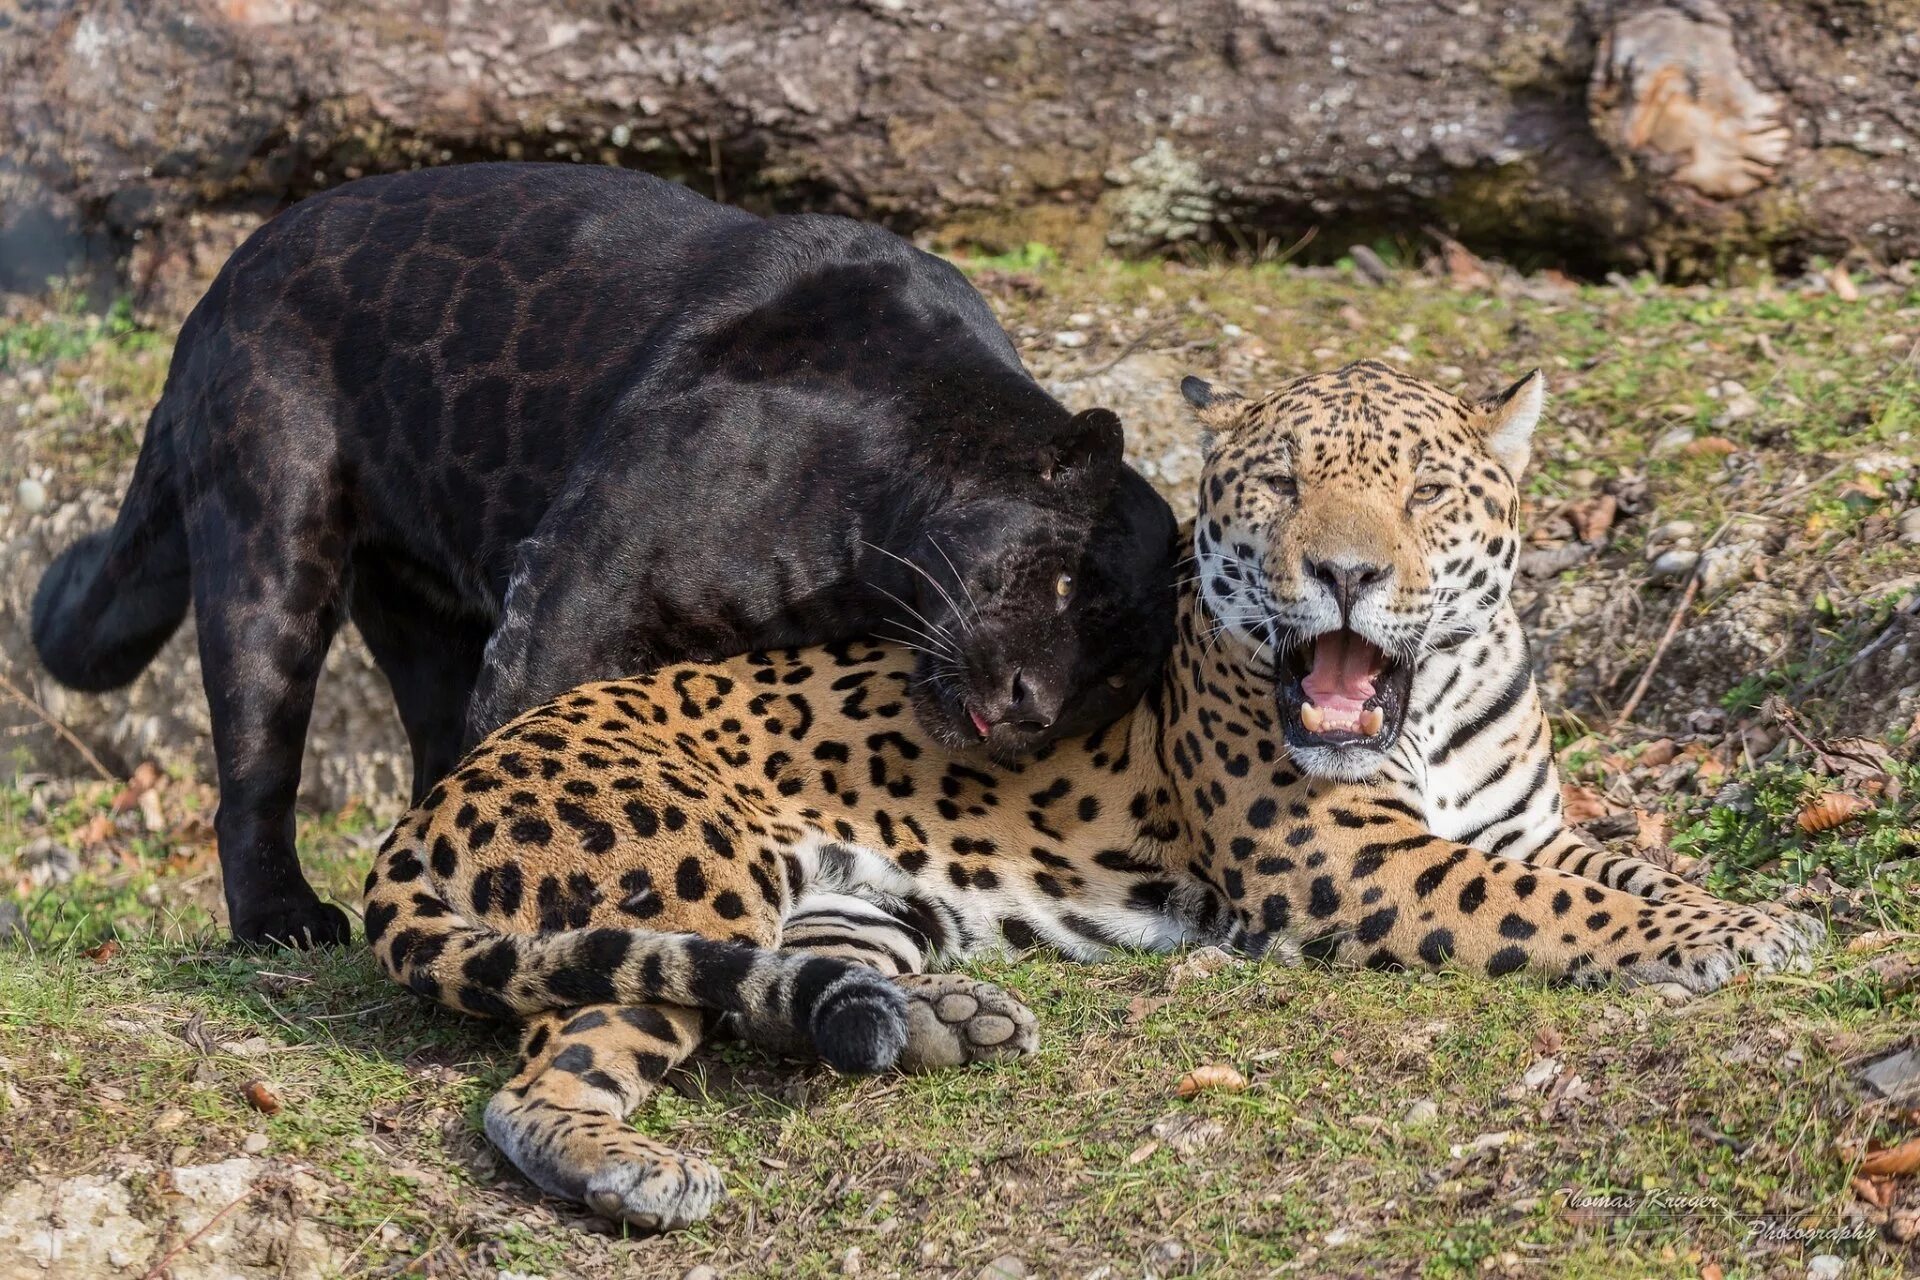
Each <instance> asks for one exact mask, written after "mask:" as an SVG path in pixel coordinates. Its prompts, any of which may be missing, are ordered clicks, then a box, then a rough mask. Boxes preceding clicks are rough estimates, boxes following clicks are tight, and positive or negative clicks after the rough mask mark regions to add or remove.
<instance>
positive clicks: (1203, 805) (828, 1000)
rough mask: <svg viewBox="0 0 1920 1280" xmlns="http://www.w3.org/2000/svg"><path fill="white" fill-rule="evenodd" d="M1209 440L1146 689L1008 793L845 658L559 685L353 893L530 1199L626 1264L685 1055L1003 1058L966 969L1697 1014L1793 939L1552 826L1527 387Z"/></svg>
mask: <svg viewBox="0 0 1920 1280" xmlns="http://www.w3.org/2000/svg"><path fill="white" fill-rule="evenodd" d="M1183 389H1184V390H1185V392H1186V394H1187V397H1188V399H1189V400H1190V401H1191V402H1192V403H1193V404H1194V405H1195V406H1196V408H1197V412H1198V416H1199V417H1200V419H1201V422H1202V424H1203V425H1204V427H1205V428H1206V431H1207V434H1208V437H1209V440H1208V445H1207V461H1206V465H1205V470H1204V472H1203V475H1202V479H1201V495H1200V506H1199V514H1198V517H1197V520H1196V522H1195V525H1194V526H1193V529H1192V531H1191V536H1192V546H1191V551H1192V559H1193V565H1194V568H1195V572H1194V573H1193V575H1192V576H1191V578H1190V580H1189V581H1188V582H1187V584H1186V585H1185V586H1184V587H1183V589H1182V594H1181V599H1180V601H1179V609H1180V615H1179V621H1178V629H1177V639H1176V642H1175V649H1174V654H1173V656H1172V658H1171V660H1170V661H1169V662H1168V664H1167V665H1166V667H1165V670H1164V673H1163V676H1162V678H1161V681H1160V683H1159V685H1158V686H1157V687H1156V688H1154V689H1152V690H1151V691H1150V692H1149V693H1148V695H1147V696H1146V698H1145V699H1144V700H1143V702H1142V703H1141V704H1140V706H1139V707H1138V708H1137V709H1136V710H1135V711H1134V713H1133V714H1132V715H1131V716H1130V717H1128V718H1126V719H1123V720H1121V721H1119V722H1117V723H1115V724H1113V725H1111V726H1109V727H1107V728H1105V729H1102V730H1100V731H1098V732H1096V733H1092V734H1090V735H1088V736H1086V737H1084V738H1082V739H1079V740H1077V741H1070V742H1062V743H1059V744H1056V745H1054V746H1051V747H1049V748H1047V749H1045V750H1043V751H1042V752H1041V753H1039V754H1038V755H1036V756H1035V757H1033V758H1032V759H1030V760H1027V761H1025V762H1020V763H995V762H993V761H991V760H989V759H987V758H986V757H985V756H983V755H981V754H979V753H969V752H964V751H952V750H947V749H943V748H941V747H939V746H938V745H937V744H936V743H935V742H933V741H931V740H930V739H929V738H928V737H927V736H926V735H925V734H924V733H922V732H920V731H919V730H917V729H916V727H915V725H914V722H913V720H912V717H911V716H910V715H909V714H908V712H907V706H908V693H909V685H910V682H911V679H912V670H913V661H912V659H913V655H912V654H911V653H909V652H907V651H906V650H904V649H901V648H898V647H894V646H891V645H887V644H882V643H877V642H865V641H854V642H848V643H841V644H836V645H831V646H828V647H826V648H820V649H813V650H801V651H787V652H779V653H761V654H755V655H751V656H747V657H743V658H740V659H737V660H734V661H730V662H723V663H715V664H711V665H703V666H682V667H677V668H671V669H668V670H663V671H660V672H657V673H655V674H652V675H649V676H646V677H643V678H636V679H631V680H616V681H612V682H608V683H601V684H593V685H587V686H584V687H582V688H580V689H578V690H576V691H574V692H572V693H569V694H566V695H564V696H562V697H561V698H559V699H557V700H555V701H553V702H550V703H548V704H546V705H545V706H542V707H539V708H537V709H535V710H533V711H531V712H529V713H527V714H526V715H524V716H522V717H521V718H520V719H518V720H516V721H514V722H513V723H511V724H509V725H507V726H506V727H504V728H503V729H501V730H500V731H499V732H497V733H495V734H494V735H493V736H492V737H491V738H489V739H487V740H486V741H485V742H483V743H482V744H481V745H480V746H479V747H478V748H477V749H476V750H475V751H474V753H473V754H472V755H471V756H469V757H468V759H467V760H466V761H465V763H464V764H463V765H462V766H461V767H460V768H459V769H457V770H456V771H455V772H454V773H453V774H452V775H451V776H450V777H449V778H447V779H446V780H445V782H444V783H443V784H442V785H441V786H439V787H437V788H435V789H434V791H433V792H432V794H431V795H429V796H428V798H427V800H426V802H425V803H424V804H422V805H421V806H420V807H419V808H418V809H416V810H415V811H414V812H413V813H411V814H410V815H408V816H407V817H406V818H404V819H403V820H402V821H401V822H400V824H399V825H398V826H397V828H396V829H395V831H394V834H393V836H392V838H391V839H390V841H389V842H388V844H387V845H386V847H385V849H384V850H383V852H382V853H381V855H380V857H379V859H378V862H377V865H376V867H375V870H374V872H373V874H372V875H371V876H370V877H369V879H368V883H367V900H366V923H367V935H368V937H369V939H370V940H371V941H372V943H373V944H374V947H375V949H376V952H377V954H378V956H379V958H380V961H381V963H382V965H383V966H384V967H385V969H386V970H387V972H388V973H389V974H391V975H392V977H393V978H394V979H395V980H396V981H398V982H400V983H402V984H404V985H406V986H408V987H410V988H411V989H413V990H414V991H416V992H419V993H420V994H422V995H424V996H427V997H430V998H432V999H436V1000H438V1001H440V1002H441V1003H443V1004H445V1005H447V1006H449V1007H451V1008H454V1009H457V1010H461V1011H463V1012H466V1013H470V1014H476V1015H481V1016H487V1017H496V1018H506V1019H514V1020H519V1021H522V1022H524V1023H525V1027H526V1038H525V1041H524V1059H523V1061H522V1063H521V1066H520V1069H519V1071H518V1072H517V1074H516V1075H515V1076H514V1077H513V1079H512V1080H511V1081H510V1082H509V1083H508V1084H507V1086H506V1087H505V1088H503V1089H502V1090H501V1091H500V1093H499V1094H498V1095H497V1096H496V1097H494V1099H493V1100H492V1102H491V1103H490V1105H489V1106H488V1108H487V1113H486V1127H487V1132H488V1133H489V1134H490V1135H491V1137H492V1138H493V1140H494V1141H495V1142H496V1143H497V1144H498V1145H499V1146H500V1148H501V1149H502V1150H503V1151H504V1152H506V1154H507V1155H508V1156H509V1157H510V1158H511V1159H512V1160H513V1162H514V1163H515V1164H516V1165H518V1166H519V1168H520V1169H521V1170H523V1171H524V1172H525V1173H526V1174H527V1175H528V1176H529V1177H531V1178H532V1179H533V1180H534V1181H535V1182H537V1183H538V1184H539V1185H541V1186H542V1187H544V1188H546V1189H547V1190H548V1191H551V1192H554V1193H556V1194H559V1195H562V1196H568V1197H572V1198H576V1199H580V1200H584V1201H586V1202H587V1203H588V1204H589V1205H591V1206H592V1207H593V1208H595V1209H596V1210H598V1211H600V1212H603V1213H605V1214H608V1215H609V1216H612V1217H615V1218H620V1219H624V1220H625V1221H627V1222H630V1223H634V1224H637V1225H640V1226H643V1227H649V1228H669V1227H674V1226H677V1225H680V1224H684V1223H687V1222H690V1221H693V1220H695V1219H697V1218H699V1217H700V1216H701V1215H703V1214H705V1213H706V1212H707V1211H708V1210H709V1209H710V1208H711V1206H712V1205H713V1204H714V1202H715V1200H716V1198H717V1197H718V1196H719V1195H720V1194H721V1187H722V1183H721V1177H720V1174H719V1172H718V1171H717V1170H716V1169H715V1168H714V1166H713V1165H711V1164H710V1163H708V1162H707V1161H706V1160H704V1159H702V1158H700V1157H699V1156H697V1155H693V1154H689V1153H683V1152H677V1151H673V1150H670V1149H668V1148H667V1147H665V1146H663V1145H661V1144H659V1143H656V1142H654V1141H652V1140H651V1139H649V1138H647V1137H645V1136H643V1135H641V1134H639V1133H637V1132H634V1131H633V1130H631V1129H630V1128H628V1127H627V1126H625V1125H624V1124H623V1118H624V1117H625V1115H626V1114H627V1113H628V1112H629V1111H631V1110H632V1108H633V1107H634V1106H635V1105H636V1104H637V1103H638V1102H639V1101H640V1099H641V1098H642V1097H644V1096H645V1095H646V1093H647V1092H648V1091H649V1090H650V1089H652V1088H653V1087H654V1085H655V1084H656V1082H657V1081H658V1080H659V1079H660V1077H661V1075H662V1073H663V1072H665V1071H666V1070H667V1069H668V1068H670V1067H671V1066H672V1065H673V1064H675V1063H677V1062H679V1061H681V1060H682V1059H684V1058H685V1057H686V1056H687V1054H688V1053H690V1052H691V1051H692V1050H693V1049H694V1048H695V1046H696V1045H697V1044H698V1043H699V1042H700V1040H701V1038H702V1036H703V1035H705V1034H706V1033H707V1031H708V1029H709V1024H710V1020H712V1019H713V1018H715V1017H716V1016H718V1017H719V1018H721V1019H723V1020H724V1021H725V1022H726V1023H727V1024H729V1025H730V1027H731V1029H732V1030H733V1031H734V1032H735V1033H737V1034H740V1035H742V1036H744V1037H746V1038H747V1039H749V1040H752V1041H756V1042H759V1043H762V1044H766V1045H771V1046H774V1047H777V1048H779V1049H782V1050H787V1051H793V1052H799V1053H807V1054H814V1055H818V1056H819V1057H821V1058H823V1059H825V1060H826V1061H827V1062H828V1063H830V1064H832V1065H833V1066H835V1067H838V1068H841V1069H843V1070H850V1071H876V1070H881V1069H884V1068H888V1067H901V1068H907V1069H921V1068H927V1067H933V1066H941V1065H948V1064H954V1063H961V1062H968V1061H973V1060H977V1059H983V1058H995V1057H1003V1056H1009V1055H1017V1054H1020V1053H1023V1052H1026V1051H1028V1050H1030V1049H1031V1048H1032V1047H1033V1046H1034V1045H1035V1043H1036V1034H1037V1028H1036V1024H1035V1021H1034V1019H1033V1015H1032V1014H1031V1013H1030V1012H1029V1011H1028V1010H1027V1009H1026V1008H1025V1006H1024V1005H1022V1004H1021V1002H1020V1001H1019V999H1018V998H1017V997H1016V996H1014V995H1013V994H1012V993H1010V992H1007V991H1004V990H1001V989H999V988H996V987H992V986H988V985H986V984H984V983H980V982H977V981H974V980H972V979H969V978H966V977H964V976H960V975H956V974H951V973H941V972H932V971H930V970H935V969H938V968H941V967H946V966H951V965H952V964H954V963H955V962H957V961H961V960H964V959H966V958H967V957H969V956H972V955H976V954H979V953H981V952H983V951H987V950H993V949H1013V950H1021V949H1026V948H1031V947H1039V946H1045V947H1052V948H1057V949H1058V950H1060V951H1062V952H1064V953H1066V954H1068V955H1070V956H1074V957H1080V958H1084V959H1089V960H1092V959H1097V958H1099V957H1101V956H1104V955H1107V954H1109V953H1110V952H1112V951H1114V950H1115V949H1120V948H1145V949H1154V950H1158V949H1168V948H1175V947H1181V946H1185V945H1188V944H1197V943H1208V942H1211V943H1219V944H1222V945H1226V946H1230V947H1237V948H1240V949H1242V950H1244V951H1246V952H1249V953H1253V954H1256V955H1263V954H1264V955H1271V956H1275V957H1290V956H1294V955H1297V954H1299V953H1300V952H1301V951H1305V952H1306V953H1309V954H1317V955H1320V956H1324V957H1326V958H1329V959H1333V960H1336V961H1340V962H1347V963H1353V964H1364V965H1370V966H1375V967H1380V968H1400V967H1409V968H1414V967H1417V968H1435V967H1440V966H1445V965H1454V966H1459V967H1461V968H1463V969H1467V970H1473V971H1478V972H1481V973H1485V974H1489V975H1492V976H1496V977H1497V976H1500V975H1503V974H1509V973H1513V972H1516V971H1519V970H1531V971H1534V972H1537V973H1540V974H1544V975H1548V976H1550V977H1555V978H1561V979H1568V980H1571V981H1574V982H1577V983H1582V984H1597V983H1602V982H1606V981H1609V980H1621V981H1626V982H1676V983H1680V984H1682V985H1683V986H1685V987H1687V988H1689V989H1691V990H1696V991H1704V990H1708V989H1711V988H1713V987H1717V986H1719V985H1721V984H1722V983H1724V982H1726V981H1727V980H1728V979H1729V978H1730V977H1731V976H1732V975H1733V974H1734V972H1735V971H1736V969H1737V968H1738V967H1739V966H1740V965H1741V964H1742V963H1748V964H1753V965H1756V966H1758V967H1762V968H1768V967H1782V966H1791V965H1796V964H1800V963H1802V962H1804V961H1805V959H1806V957H1807V956H1808V954H1809V952H1810V950H1811V949H1812V948H1813V947H1814V946H1816V945H1817V944H1818V942H1819V941H1820V939H1821V937H1822V936H1823V930H1822V928H1821V926H1820V925H1819V924H1818V923H1816V922H1815V921H1812V920H1810V919H1807V918H1804V917H1801V916H1797V915H1794V914H1792V913H1789V912H1786V911H1784V910H1781V909H1779V908H1776V907H1763V906H1740V905H1734V904H1731V903H1728V902H1724V901H1721V900H1719V899H1716V898H1714V897H1712V896H1711V895H1709V894H1707V893H1706V892H1705V891H1703V890H1702V889H1700V888H1697V887H1696V886H1694V885H1692V884H1689V883H1687V882H1685V881H1683V880H1681V879H1679V878H1678V877H1676V876H1674V875H1671V874H1669V873H1668V872H1666V871H1664V870H1661V869H1660V868H1658V867H1656V866H1653V865H1651V864H1649V863H1646V862H1643V861H1639V860H1636V859H1634V858H1631V857H1626V856H1623V855H1619V854H1615V853H1610V852H1604V851H1601V850H1597V849H1594V848H1591V847H1589V846H1588V845H1586V844H1585V843H1583V842H1582V841H1580V840H1579V839H1577V838H1576V837H1575V836H1574V835H1573V834H1571V833H1570V832H1569V831H1568V830H1567V829H1566V828H1565V827H1564V825H1563V824H1562V822H1561V816H1560V799H1559V784H1558V779H1557V777H1556V774H1555V768H1554V763H1553V758H1552V754H1551V744H1550V740H1549V735H1548V732H1547V724H1546V720H1545V717H1544V716H1543V714H1542V711H1541V707H1540V700H1539V697H1538V694H1537V693H1536V690H1535V688H1534V683H1533V678H1532V674H1531V667H1530V665H1529V662H1528V658H1527V647H1526V642H1525V638H1524V635H1523V633H1522V631H1521V628H1520V625H1519V622H1518V620H1517V619H1516V617H1515V615H1514V611H1513V608H1512V606H1511V604H1510V602H1509V600H1508V597H1507V591H1508V586H1509V582H1510V579H1511V576H1512V571H1513V566H1514V563H1515V559H1516V551H1517V538H1518V518H1519V508H1520V502H1519V493H1518V488H1517V478H1518V476H1519V475H1520V473H1521V471H1522V469H1523V467H1524V466H1525V464H1526V460H1527V455H1528V449H1529V444H1528V442H1529V439H1530V437H1531V434H1532V431H1533V428H1534V424H1535V422H1536V421H1537V420H1538V418H1539V417H1540V414H1541V410H1542V406H1543V401H1544V387H1543V385H1542V381H1541V379H1540V377H1539V376H1538V375H1537V374H1534V375H1529V376H1528V377H1527V378H1525V379H1522V380H1521V381H1520V382H1519V383H1517V384H1516V385H1515V386H1514V387H1512V388H1510V389H1509V390H1508V391H1506V392H1505V393H1503V394H1502V395H1500V396H1497V397H1494V398H1492V399H1490V400H1487V401H1483V402H1479V403H1473V404H1469V403H1465V402H1463V401H1461V400H1459V399H1457V398H1456V397H1454V396H1452V395H1449V394H1447V393H1445V392H1443V391H1441V390H1439V389H1437V388H1434V387H1432V386H1429V385H1427V384H1425V383H1422V382H1419V381H1416V380H1414V379H1411V378H1408V377H1405V376H1403V375H1401V374H1398V373H1396V372H1394V371H1393V370H1391V369H1388V368H1386V367H1385V366H1382V365H1379V364H1374V363H1361V364H1357V365H1353V366H1349V367H1347V368H1344V369H1341V370H1338V371H1337V372H1333V373H1327V374H1320V375H1315V376H1310V377H1305V378H1301V379H1299V380H1296V381H1294V382H1291V383H1289V384H1287V385H1285V386H1283V387H1282V388H1280V389H1279V390H1278V391H1276V392H1274V393H1273V394H1271V395H1268V396H1266V397H1264V398H1261V399H1257V400H1247V399H1243V398H1241V397H1239V396H1236V395H1233V394H1231V393H1224V392H1220V391H1216V390H1215V389H1213V388H1211V387H1209V386H1207V385H1206V384H1205V383H1201V382H1198V381H1197V380H1193V379H1190V380H1188V382H1187V383H1186V384H1184V387H1183Z"/></svg>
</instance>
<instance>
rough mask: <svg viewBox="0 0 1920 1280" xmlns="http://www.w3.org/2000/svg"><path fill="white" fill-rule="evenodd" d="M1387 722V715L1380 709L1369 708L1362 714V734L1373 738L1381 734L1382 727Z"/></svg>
mask: <svg viewBox="0 0 1920 1280" xmlns="http://www.w3.org/2000/svg"><path fill="white" fill-rule="evenodd" d="M1386 722H1387V713H1386V712H1384V711H1382V710H1381V709H1380V708H1378V707H1368V708H1367V709H1366V710H1364V711H1362V712H1361V713H1360V732H1362V733H1364V734H1366V735H1367V736H1368V737H1369V738H1371V737H1372V736H1373V735H1374V734H1376V733H1378V732H1380V726H1382V725H1384V724H1385V723H1386Z"/></svg>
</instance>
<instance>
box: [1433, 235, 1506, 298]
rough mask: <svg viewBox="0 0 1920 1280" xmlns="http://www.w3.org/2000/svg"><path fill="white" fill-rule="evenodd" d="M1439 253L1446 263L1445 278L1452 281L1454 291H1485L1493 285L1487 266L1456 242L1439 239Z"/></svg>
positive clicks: (1447, 238) (1446, 238)
mask: <svg viewBox="0 0 1920 1280" xmlns="http://www.w3.org/2000/svg"><path fill="white" fill-rule="evenodd" d="M1440 253H1441V256H1442V258H1443V259H1444V260H1445V262H1446V266H1447V278H1448V279H1449V280H1452V281H1453V285H1454V288H1456V289H1487V288H1491V287H1492V285H1493V277H1492V276H1491V275H1490V274H1488V272H1487V264H1486V263H1484V262H1482V261H1480V259H1479V258H1478V257H1476V256H1475V255H1474V252H1473V250H1471V249H1469V248H1467V246H1465V245H1463V244H1461V243H1460V242H1459V241H1458V240H1454V239H1451V238H1449V237H1445V236H1443V237H1441V239H1440Z"/></svg>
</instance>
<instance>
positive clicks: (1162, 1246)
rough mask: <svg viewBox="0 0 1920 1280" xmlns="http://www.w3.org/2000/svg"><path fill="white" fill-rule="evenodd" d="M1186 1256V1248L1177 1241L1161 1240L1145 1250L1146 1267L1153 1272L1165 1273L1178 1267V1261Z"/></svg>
mask: <svg viewBox="0 0 1920 1280" xmlns="http://www.w3.org/2000/svg"><path fill="white" fill-rule="evenodd" d="M1186 1256H1187V1246H1185V1245H1183V1244H1181V1243H1180V1242H1179V1241H1178V1240H1162V1241H1161V1242H1160V1243H1158V1244H1156V1245H1154V1246H1153V1248H1151V1249H1149V1250H1147V1265H1148V1266H1149V1267H1151V1268H1152V1269H1153V1270H1155V1271H1161V1272H1164V1271H1166V1270H1167V1269H1168V1268H1169V1267H1173V1266H1177V1265H1179V1262H1180V1259H1182V1258H1184V1257H1186Z"/></svg>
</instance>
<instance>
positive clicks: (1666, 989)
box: [1643, 982, 1693, 1004]
mask: <svg viewBox="0 0 1920 1280" xmlns="http://www.w3.org/2000/svg"><path fill="white" fill-rule="evenodd" d="M1643 989H1644V990H1645V991H1647V992H1648V993H1650V994H1652V995H1655V996H1658V997H1659V998H1660V999H1662V1000H1665V1001H1666V1002H1667V1003H1668V1004H1685V1003H1686V1002H1687V1001H1689V1000H1691V999H1693V992H1691V991H1689V990H1687V989H1686V988H1685V987H1683V986H1681V985H1680V984H1679V983H1677V982H1655V983H1652V984H1651V985H1649V986H1647V987H1645V988H1643Z"/></svg>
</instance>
